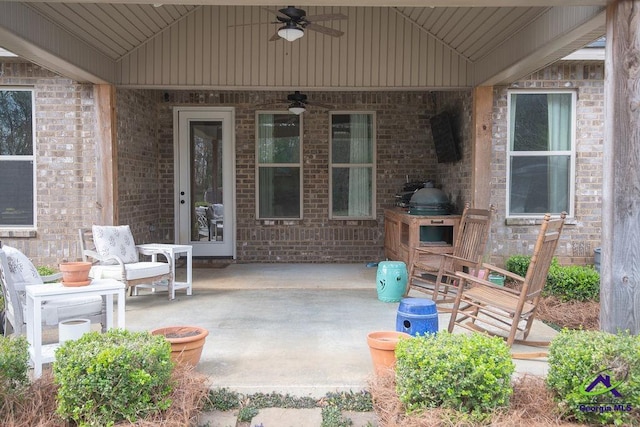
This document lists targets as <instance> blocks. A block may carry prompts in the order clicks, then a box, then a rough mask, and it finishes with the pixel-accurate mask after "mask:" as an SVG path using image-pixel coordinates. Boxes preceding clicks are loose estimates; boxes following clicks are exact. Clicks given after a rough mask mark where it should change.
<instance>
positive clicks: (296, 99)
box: [263, 90, 334, 115]
mask: <svg viewBox="0 0 640 427" xmlns="http://www.w3.org/2000/svg"><path fill="white" fill-rule="evenodd" d="M271 104H289V107H288V109H289V112H291V113H293V114H295V115H300V114H302V113H304V112H305V111H307V108H306V107H307V105H311V106H316V107H322V108H327V109H331V108H334V107H333V106H331V105H327V104H322V103H320V102H315V101H309V99H308V97H307V95H305V94H304V93H302V92H300V91H299V90H296V91H295V92H293V93H290V94H289V95H287V99H278V100H275V101H274V102H272V103H271ZM263 105H270V104H263Z"/></svg>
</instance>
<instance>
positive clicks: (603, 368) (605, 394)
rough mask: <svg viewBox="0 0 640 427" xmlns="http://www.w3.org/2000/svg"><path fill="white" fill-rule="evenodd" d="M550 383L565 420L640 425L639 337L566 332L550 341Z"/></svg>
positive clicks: (582, 331) (574, 331)
mask: <svg viewBox="0 0 640 427" xmlns="http://www.w3.org/2000/svg"><path fill="white" fill-rule="evenodd" d="M546 381H547V385H548V386H549V387H550V388H551V390H553V392H554V393H555V399H556V401H557V402H558V406H559V409H560V411H561V412H562V413H563V414H564V418H565V419H568V420H571V421H578V422H581V423H597V424H614V425H639V424H640V338H639V337H637V336H632V335H629V334H628V333H620V334H610V333H607V332H603V331H584V330H566V329H565V330H563V331H562V332H560V334H558V335H557V336H556V337H555V338H554V339H553V341H552V342H551V346H550V348H549V373H548V375H547V380H546ZM607 385H609V387H608V386H607Z"/></svg>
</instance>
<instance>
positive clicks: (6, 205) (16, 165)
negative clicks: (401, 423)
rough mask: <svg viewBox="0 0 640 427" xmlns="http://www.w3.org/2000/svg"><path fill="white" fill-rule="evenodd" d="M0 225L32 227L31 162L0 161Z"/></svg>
mask: <svg viewBox="0 0 640 427" xmlns="http://www.w3.org/2000/svg"><path fill="white" fill-rule="evenodd" d="M0 183H3V185H0V225H7V226H15V225H33V223H34V220H33V162H32V161H30V160H28V161H0Z"/></svg>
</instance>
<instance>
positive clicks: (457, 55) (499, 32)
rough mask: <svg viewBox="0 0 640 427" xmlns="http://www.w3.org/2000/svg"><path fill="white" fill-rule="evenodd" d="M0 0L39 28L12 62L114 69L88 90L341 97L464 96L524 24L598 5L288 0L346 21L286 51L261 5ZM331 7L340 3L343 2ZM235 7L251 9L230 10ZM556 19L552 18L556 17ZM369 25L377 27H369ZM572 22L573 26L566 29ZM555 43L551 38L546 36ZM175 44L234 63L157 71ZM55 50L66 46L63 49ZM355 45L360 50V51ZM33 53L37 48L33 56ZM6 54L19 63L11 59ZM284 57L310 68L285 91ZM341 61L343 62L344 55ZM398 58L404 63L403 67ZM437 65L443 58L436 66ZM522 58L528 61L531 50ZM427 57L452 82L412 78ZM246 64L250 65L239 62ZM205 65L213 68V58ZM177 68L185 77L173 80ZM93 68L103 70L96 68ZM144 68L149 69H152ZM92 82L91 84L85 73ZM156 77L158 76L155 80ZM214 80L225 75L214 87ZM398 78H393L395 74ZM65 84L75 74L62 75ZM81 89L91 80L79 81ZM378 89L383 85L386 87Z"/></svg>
mask: <svg viewBox="0 0 640 427" xmlns="http://www.w3.org/2000/svg"><path fill="white" fill-rule="evenodd" d="M1 1H2V0H0V2H1ZM4 1H5V2H7V3H6V4H5V6H7V4H8V5H9V6H10V5H11V4H12V3H13V4H15V5H19V6H18V7H17V8H11V7H6V11H8V12H11V13H14V14H15V16H16V18H15V19H18V20H19V19H24V20H32V19H34V18H37V19H38V20H40V23H41V25H40V26H39V27H37V29H34V30H33V31H25V32H24V34H23V35H22V38H23V39H28V38H29V36H30V35H31V33H33V34H34V38H36V35H37V37H40V39H41V40H42V41H40V44H38V43H35V44H36V47H38V48H39V49H35V48H33V47H32V44H29V43H32V42H31V41H30V40H27V41H26V42H25V43H24V45H25V46H27V47H26V48H25V51H24V53H25V54H24V56H25V57H26V58H28V59H31V60H33V57H34V56H38V55H40V56H42V58H43V61H42V63H43V64H55V62H56V61H55V59H52V58H53V57H54V56H55V55H56V54H57V55H59V56H60V52H63V53H65V54H66V55H67V57H66V58H62V59H63V61H67V62H68V63H69V64H71V65H72V67H71V68H74V67H76V68H77V69H78V73H77V75H80V76H84V75H85V74H83V73H86V72H87V71H89V74H88V75H90V73H91V70H90V69H91V68H92V67H93V68H94V70H98V69H100V66H97V65H95V64H106V63H107V62H108V61H111V62H112V63H113V64H114V67H113V71H111V70H107V71H105V73H104V75H102V77H99V78H96V79H93V81H95V82H97V81H103V82H105V81H106V82H111V83H117V84H128V85H132V86H158V85H160V84H162V85H175V86H179V85H206V86H211V87H214V86H229V87H234V88H237V87H256V88H257V87H258V86H272V85H274V86H279V85H287V84H289V85H293V84H296V85H299V86H306V87H325V88H331V87H335V88H342V87H344V84H350V83H353V84H355V86H360V87H365V86H369V87H372V86H377V87H407V86H416V87H418V86H419V87H428V86H432V87H439V86H440V87H447V86H449V87H465V86H469V85H472V84H474V83H479V82H478V81H477V79H476V81H475V82H474V81H473V78H472V77H471V74H472V71H473V69H474V67H475V66H476V65H479V66H478V67H477V68H479V69H482V72H483V76H482V78H483V79H485V78H487V79H488V78H490V77H491V70H488V68H490V64H491V63H492V62H494V61H496V59H495V57H496V55H498V56H499V55H500V54H497V52H498V51H499V50H500V49H501V48H502V47H503V46H505V45H507V44H508V42H509V41H510V40H514V39H515V38H517V37H518V36H520V37H521V38H523V39H527V38H528V37H529V36H528V35H526V33H525V30H526V29H527V28H528V27H531V26H532V24H533V23H536V22H540V23H544V22H552V19H550V16H551V17H552V16H554V15H558V13H560V14H564V12H565V11H566V10H569V11H572V10H576V11H579V10H581V9H580V8H572V7H571V6H570V5H580V6H581V7H582V6H585V7H586V6H590V9H589V8H587V10H589V11H590V12H589V13H592V12H591V11H592V10H598V9H602V7H601V6H602V5H603V4H604V3H605V0H491V1H483V0H476V1H470V0H452V1H449V2H446V1H444V0H431V1H429V0H420V1H418V0H406V1H402V2H400V1H394V0H386V1H383V0H368V1H363V2H360V1H354V2H352V3H351V4H353V6H351V5H350V6H348V7H347V6H339V5H338V4H339V3H340V2H338V1H334V0H328V1H322V0H318V1H316V2H315V4H322V6H305V5H304V3H302V2H299V3H297V7H300V8H303V9H306V10H308V15H314V14H322V13H337V12H340V13H344V14H346V15H347V16H348V17H349V19H348V20H346V21H329V22H323V23H322V24H323V25H326V26H330V27H333V28H336V29H340V30H342V31H345V35H343V36H342V37H340V38H339V39H334V38H332V37H329V36H325V35H321V34H318V33H312V32H309V31H307V33H308V35H305V37H303V39H301V40H300V41H298V42H296V43H297V44H296V43H293V44H288V43H287V42H285V41H283V40H279V41H276V42H270V43H266V40H268V38H269V37H271V35H272V34H273V33H274V32H275V31H276V29H277V28H278V24H273V23H272V22H273V21H274V19H273V18H274V15H272V14H270V13H268V12H266V11H265V10H264V9H265V8H269V9H271V10H275V9H279V8H281V7H285V6H283V5H275V4H273V2H272V1H266V2H260V4H261V5H262V6H257V5H255V2H249V1H234V2H233V4H234V5H233V6H231V5H228V6H214V5H222V4H224V3H227V4H228V3H229V1H228V0H227V1H226V2H225V1H222V0H192V1H184V0H170V1H167V2H165V3H162V2H161V0H158V3H157V4H155V5H154V4H153V3H151V1H150V0H126V1H125V0H113V1H109V0H93V1H88V0H71V1H62V0H53V1H42V0H27V1H22V2H17V1H15V2H13V1H12V0H4ZM187 3H193V4H187ZM307 3H309V2H307ZM342 3H343V4H344V2H342ZM425 3H426V4H427V6H420V7H418V6H416V4H420V5H424V4H425ZM243 4H254V5H253V6H248V5H247V6H242V5H243ZM266 5H269V6H266ZM356 5H357V6H356ZM394 5H395V6H394ZM444 5H450V6H444ZM554 5H555V7H554ZM558 5H559V6H558ZM453 6H458V7H453ZM222 8H224V10H225V17H224V20H223V21H224V22H220V19H219V18H218V17H216V16H215V15H216V13H217V12H218V11H219V10H222ZM362 9H366V10H367V11H368V12H361V10H362ZM556 10H558V11H559V12H556ZM370 11H373V12H370ZM0 13H2V5H0ZM603 14H604V12H603ZM574 15H575V16H577V17H580V16H581V15H580V13H578V12H576V13H572V12H571V13H569V14H568V17H569V19H571V18H572V17H574ZM200 16H205V17H206V16H213V17H214V18H215V19H210V20H208V21H207V20H206V19H205V20H204V21H203V20H201V19H200V18H198V19H197V20H196V21H197V22H204V23H205V24H207V23H211V25H215V26H216V28H200V29H198V31H203V32H204V33H203V35H202V36H200V35H199V34H194V33H193V29H192V28H189V25H190V23H191V22H193V21H194V17H200ZM377 16H381V17H382V18H376V17H377ZM389 16H393V19H388V22H387V21H385V22H384V24H385V25H388V27H385V29H384V31H386V33H381V35H379V34H376V33H375V32H376V30H377V28H376V26H377V25H378V26H381V25H382V23H383V21H382V20H383V19H386V18H387V17H389ZM563 16H564V15H563ZM372 19H378V21H372ZM7 20H8V18H7ZM247 23H261V24H260V25H252V26H246V27H244V26H243V27H235V28H230V27H229V25H233V24H236V25H237V24H247ZM225 24H226V25H225ZM579 24H580V23H579V22H578V23H577V25H579ZM544 25H546V24H540V25H539V26H540V27H541V28H545V27H544ZM48 26H51V27H52V28H57V29H60V31H59V32H58V33H57V34H58V35H57V37H60V38H61V39H64V40H70V41H73V45H70V44H69V42H68V41H65V42H64V45H62V42H58V43H57V44H56V43H55V42H52V41H50V40H48V39H50V38H51V37H52V36H51V35H50V34H54V33H53V32H52V31H51V30H50V29H48V28H47V29H46V30H45V29H42V28H44V27H48ZM596 27H597V28H592V29H590V32H586V33H585V34H583V35H582V36H581V37H582V38H574V40H571V41H570V42H568V43H567V42H565V43H566V44H567V47H566V49H565V50H568V51H566V52H564V54H567V53H570V52H571V51H573V50H576V49H578V48H580V47H582V46H579V45H577V44H576V43H584V44H586V43H588V42H590V41H592V40H594V39H595V38H597V37H598V36H602V35H603V34H604V19H602V23H601V25H597V26H596ZM27 28H28V27H27ZM185 28H186V29H185ZM549 30H550V31H549V33H552V32H553V31H551V30H553V29H549ZM185 31H186V32H185ZM391 31H396V32H397V33H395V34H393V35H391V34H390V32H391ZM181 32H182V33H181ZM214 32H217V34H216V36H215V37H217V38H216V39H214V36H213V35H212V34H213V33H214ZM11 33H13V34H12V37H15V36H14V35H15V33H16V32H15V31H13V32H12V28H7V29H6V32H5V33H4V34H11ZM187 33H188V34H189V37H188V38H187V36H183V34H187ZM531 34H532V35H534V38H537V40H533V42H534V43H537V44H538V46H541V45H543V44H544V45H549V43H550V41H549V40H545V37H546V36H545V33H543V32H541V30H540V29H537V30H536V31H534V30H531ZM536 34H540V36H536ZM372 35H373V37H374V40H373V41H372V40H366V38H367V37H371V36H372ZM562 35H563V34H560V33H559V36H558V38H560V36H562ZM363 37H364V40H363ZM249 38H254V39H255V40H251V41H249V40H248V39H249ZM350 38H353V39H356V38H359V39H360V40H352V39H350ZM375 38H378V40H379V41H378V42H376V40H375ZM185 40H186V41H187V42H189V41H191V42H193V44H194V47H193V49H204V48H205V47H208V46H209V47H211V49H214V45H217V49H219V50H224V51H225V53H226V55H227V57H223V58H221V59H222V60H232V61H234V62H235V65H236V68H235V69H234V68H229V67H227V68H226V69H225V70H224V72H223V73H222V74H223V75H220V73H218V74H217V75H216V77H215V78H214V77H213V76H212V77H211V78H210V79H209V80H207V78H206V77H207V76H202V75H201V74H202V72H201V71H199V70H195V71H194V70H193V69H192V68H193V66H200V67H201V64H200V62H201V61H202V56H203V55H199V54H198V52H197V50H196V54H195V55H192V56H193V58H194V60H193V64H191V63H190V64H188V65H184V64H183V65H180V64H178V65H176V64H174V63H171V64H168V63H167V61H169V60H171V61H175V60H178V61H179V60H184V59H185V58H187V57H188V55H189V52H188V51H189V49H192V47H191V46H189V45H185V44H184V43H185ZM387 40H394V41H393V43H394V44H392V43H391V41H390V42H389V43H388V45H387ZM403 40H404V41H405V42H406V43H407V44H409V45H411V44H413V45H412V46H407V47H404V48H403V49H400V47H402V43H403ZM47 43H49V45H47ZM223 43H228V46H227V47H223V46H222V45H223ZM375 43H378V44H380V45H381V47H380V48H378V49H377V51H376V47H375V46H372V45H374V44H375ZM6 44H7V45H3V27H2V18H0V47H5V48H8V49H9V50H11V48H14V50H15V49H20V48H22V46H23V44H22V43H20V42H16V41H15V40H13V39H12V40H11V42H7V43H6ZM434 44H435V45H436V46H437V49H440V50H441V51H442V53H437V49H436V48H434V47H433V45H434ZM39 46H45V47H39ZM48 46H51V51H49V50H48V49H47V47H48ZM61 46H62V47H61ZM65 46H71V47H66V48H65ZM184 46H188V47H187V49H186V50H187V52H180V54H179V55H177V56H176V54H175V49H176V47H184ZM363 46H364V47H366V48H367V49H369V50H370V51H371V52H368V51H364V52H363ZM83 48H87V49H88V50H87V52H88V51H89V50H90V51H91V54H92V55H93V56H91V55H88V54H87V55H85V56H82V54H81V51H82V49H83ZM171 49H173V50H174V52H173V53H172V54H171V55H170V54H169V53H168V52H169V51H170V50H171ZM385 49H386V50H388V51H389V55H387V52H385V51H384V50H385ZM429 49H431V51H430V52H429V53H428V54H424V58H417V55H416V52H423V51H425V50H429ZM42 50H44V55H43V54H42ZM547 50H549V49H547ZM316 51H317V53H316ZM394 51H395V53H396V56H395V57H396V58H401V60H402V61H404V63H405V64H404V65H405V66H404V68H403V67H402V64H400V65H398V66H397V67H395V68H396V69H393V70H392V68H393V66H392V65H387V68H389V73H386V74H388V75H380V76H378V77H376V78H374V77H375V76H374V77H367V75H366V74H367V73H366V72H364V73H363V76H359V77H356V80H358V81H356V82H349V81H345V79H344V78H342V77H340V76H339V74H340V73H343V74H344V70H342V68H345V69H346V68H347V67H355V68H357V67H359V68H360V69H361V68H362V67H366V66H370V65H371V64H373V63H375V61H376V60H379V61H381V60H386V61H392V60H393V58H394V56H393V54H394ZM264 52H268V53H269V54H270V55H278V58H279V59H277V60H276V61H279V62H280V63H282V64H284V65H276V66H275V68H273V72H272V74H277V76H276V77H274V76H270V75H268V73H267V72H266V71H258V70H259V69H262V68H265V67H267V66H271V65H269V64H268V61H267V60H263V61H262V62H260V61H258V60H256V59H255V58H253V56H259V55H261V54H262V55H264ZM323 52H324V53H323ZM345 52H346V53H345ZM15 53H17V54H18V55H20V54H21V52H19V51H18V52H15ZM293 53H297V54H299V55H300V54H302V55H307V56H310V57H311V59H310V60H308V61H306V62H301V63H300V64H296V63H292V64H291V66H290V68H291V67H292V68H293V69H295V68H296V67H302V68H305V67H307V66H309V67H315V70H313V71H309V70H303V71H306V72H307V75H301V76H300V77H299V78H298V80H296V81H291V80H289V81H281V82H277V81H274V79H278V78H281V75H282V74H283V73H292V71H288V69H287V66H289V65H288V64H289V63H290V61H291V59H290V58H287V55H290V54H293ZM514 53H517V52H510V53H509V55H511V56H516V55H514ZM47 54H48V55H47ZM207 55H208V54H207ZM335 55H338V56H339V55H342V61H341V62H342V63H341V64H340V65H334V66H333V67H334V68H335V69H333V70H331V69H330V67H331V65H329V64H328V63H327V60H328V58H331V57H332V56H335ZM344 55H347V57H345V56H344ZM401 55H404V57H402V56H401ZM442 55H445V56H444V57H443V56H442ZM530 55H533V51H532V52H531V53H530ZM352 56H353V58H352ZM503 56H504V54H503ZM556 56H557V55H556ZM243 57H244V58H245V59H244V60H243V59H242V58H243ZM249 57H251V58H249ZM412 57H413V59H412ZM558 57H559V56H558ZM434 58H437V59H438V60H441V59H442V58H445V59H446V60H447V61H449V62H451V65H450V66H449V65H447V68H441V69H435V68H433V67H431V68H432V69H430V70H429V72H433V73H440V74H442V73H453V74H455V75H454V76H453V77H448V76H444V77H443V76H442V75H440V76H437V75H436V76H435V77H434V76H433V75H431V76H424V75H422V74H424V72H425V71H424V70H425V69H426V68H425V64H426V63H427V62H429V61H433V59H434ZM553 58H554V55H553V54H552V53H549V52H546V53H545V56H540V57H539V59H538V61H539V62H540V67H541V66H544V65H547V64H546V63H543V62H544V61H550V60H552V59H553ZM249 59H251V60H252V62H251V63H250V62H249ZM339 59H340V58H338V59H335V60H333V62H334V63H335V64H338V62H339ZM556 59H557V58H556ZM208 60H209V61H210V62H211V63H212V64H213V62H214V60H213V59H208ZM269 60H270V59H269ZM497 60H499V61H505V59H504V58H499V57H498V58H497ZM83 61H84V62H83ZM91 61H93V63H91V64H90V63H89V62H91ZM265 61H266V62H265ZM354 61H355V62H356V63H354ZM363 61H364V62H363ZM34 62H37V61H34ZM507 62H508V60H507ZM238 66H244V67H247V69H245V70H244V71H243V70H242V69H240V68H238ZM181 67H183V68H185V69H184V70H183V69H182V68H181ZM282 67H284V68H282ZM509 67H513V65H509ZM533 67H534V65H529V68H533ZM102 68H110V67H104V66H102ZM152 68H158V69H157V70H154V71H152V70H151V69H152ZM163 68H164V69H166V70H169V71H170V72H171V73H173V74H189V75H193V77H192V78H187V77H184V76H183V77H180V78H175V77H167V75H168V74H170V73H169V71H166V70H165V71H163ZM249 68H251V70H250V69H249ZM338 68H340V70H338ZM378 68H380V67H378ZM323 69H324V70H323ZM176 70H177V71H176ZM416 70H417V71H416ZM74 71H75V70H74ZM243 72H244V74H245V76H244V77H245V78H244V79H242V78H240V77H239V76H237V75H238V74H239V73H240V74H241V73H243ZM322 72H324V74H327V73H328V74H331V73H333V74H335V76H333V77H326V78H322V79H321V78H319V77H318V76H317V75H318V74H319V73H322ZM348 72H349V73H351V68H349V71H348ZM416 72H418V73H420V74H421V75H422V77H420V78H417V77H416V76H415V74H416ZM93 73H94V74H95V71H93ZM163 73H164V75H162V74H163ZM204 73H205V74H206V73H207V71H204ZM225 73H226V74H228V75H229V76H226V77H225V75H224V74H225ZM373 73H382V74H385V70H380V71H375V70H374V71H373ZM402 73H404V74H405V76H402V75H398V74H402ZM98 74H99V73H98ZM212 74H213V73H212ZM69 75H70V76H76V75H74V74H69ZM231 75H236V77H237V78H231V77H230V76H231ZM247 76H249V77H251V76H253V77H254V79H253V80H252V79H251V78H249V79H247ZM363 78H364V79H368V82H362V81H361V80H362V79H363ZM86 80H92V79H90V78H86ZM390 80H391V82H389V81H390ZM259 81H262V82H263V83H264V85H259V84H258V83H256V82H259Z"/></svg>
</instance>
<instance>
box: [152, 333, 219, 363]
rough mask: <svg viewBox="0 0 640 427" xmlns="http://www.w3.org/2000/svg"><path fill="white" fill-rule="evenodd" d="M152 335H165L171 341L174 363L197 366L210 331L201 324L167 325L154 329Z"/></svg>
mask: <svg viewBox="0 0 640 427" xmlns="http://www.w3.org/2000/svg"><path fill="white" fill-rule="evenodd" d="M151 335H163V336H164V337H165V339H166V340H167V341H169V342H170V343H171V360H173V362H174V363H184V364H187V365H191V366H195V365H197V364H198V362H199V361H200V356H201V355H202V347H203V346H204V342H205V340H206V338H207V336H208V335H209V331H208V330H206V329H205V328H202V327H200V326H167V327H164V328H156V329H153V330H152V331H151Z"/></svg>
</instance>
